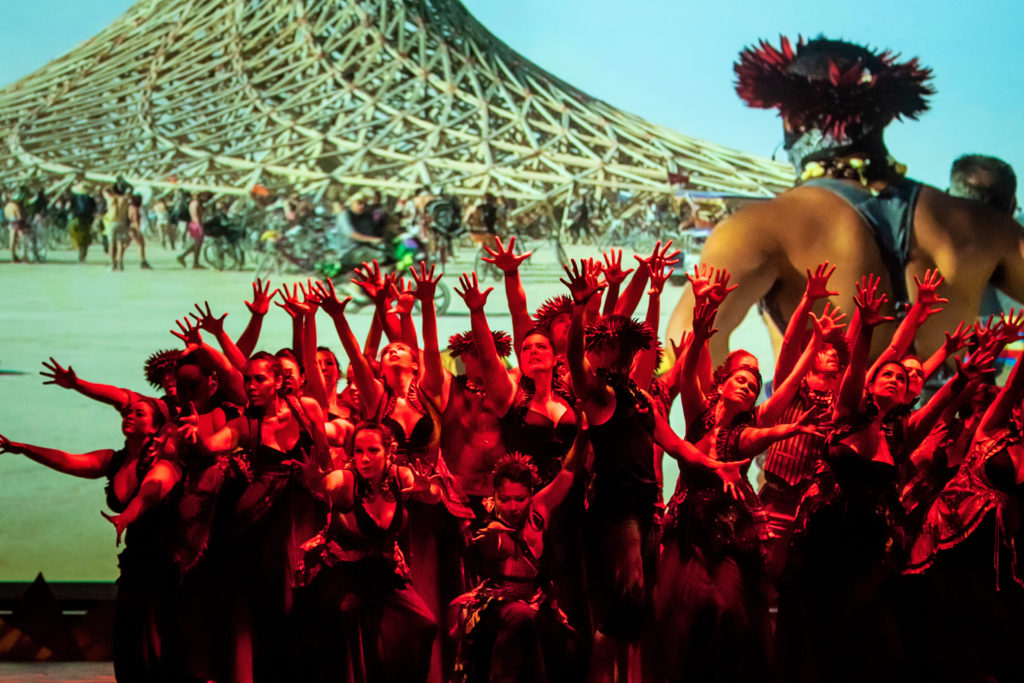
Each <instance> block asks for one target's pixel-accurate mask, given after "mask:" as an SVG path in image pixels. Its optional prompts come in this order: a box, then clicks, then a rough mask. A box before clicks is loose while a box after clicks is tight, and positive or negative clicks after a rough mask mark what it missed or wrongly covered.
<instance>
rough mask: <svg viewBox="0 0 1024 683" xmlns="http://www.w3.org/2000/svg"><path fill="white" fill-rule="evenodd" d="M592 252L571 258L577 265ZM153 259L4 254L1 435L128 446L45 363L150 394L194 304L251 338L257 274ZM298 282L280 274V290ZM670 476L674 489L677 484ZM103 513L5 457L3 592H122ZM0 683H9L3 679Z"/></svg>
mask: <svg viewBox="0 0 1024 683" xmlns="http://www.w3.org/2000/svg"><path fill="white" fill-rule="evenodd" d="M592 253H593V251H592V250H590V249H588V248H570V255H571V256H587V255H591V254H592ZM462 256H463V257H464V259H465V260H463V261H459V262H456V263H455V264H454V266H449V271H448V272H449V273H450V274H451V275H450V276H449V277H448V281H449V284H454V282H455V277H454V275H456V274H457V273H459V272H462V270H468V269H469V268H470V267H471V261H469V260H468V259H469V257H470V256H471V254H470V253H469V252H464V253H463V255H462ZM626 258H627V259H629V256H627V257H626ZM149 260H150V262H151V263H152V264H153V266H154V270H152V271H143V270H140V269H139V259H138V252H137V251H136V250H135V249H134V248H133V249H132V251H130V252H129V254H128V258H127V264H126V268H127V270H126V271H125V272H117V273H112V272H108V270H107V264H106V262H105V260H104V254H103V252H102V249H100V248H99V247H98V245H94V246H93V248H92V250H91V253H90V256H89V259H88V260H87V262H86V263H85V264H79V263H78V262H77V260H76V258H75V256H74V255H73V254H71V252H54V253H51V255H50V260H49V262H48V263H46V264H42V265H18V264H12V263H10V257H9V252H5V253H2V254H0V291H3V292H5V293H6V296H5V297H4V302H3V303H2V304H0V372H2V373H4V374H0V434H4V435H5V436H7V437H9V438H11V439H13V440H15V441H24V442H29V443H36V444H40V445H45V446H51V447H55V448H62V449H66V450H70V451H79V452H81V451H88V450H92V449H98V448H109V447H115V448H116V447H119V446H120V445H121V443H122V440H121V437H120V433H119V417H118V415H117V414H116V413H115V412H114V411H113V410H112V409H111V408H109V407H107V406H103V405H101V404H98V403H94V402H92V401H90V400H88V399H86V398H84V397H82V396H80V395H78V394H76V393H74V392H71V391H66V390H63V389H60V388H57V387H55V386H44V385H43V384H42V378H41V377H40V376H39V374H38V372H39V370H40V369H41V366H40V362H41V361H43V360H45V359H46V358H48V357H50V356H53V357H54V358H55V359H57V360H58V361H60V362H61V363H63V364H71V365H72V366H73V367H74V369H75V371H76V372H78V374H79V376H81V377H83V378H85V379H89V380H93V381H101V382H106V383H111V384H116V385H118V386H124V387H129V388H132V389H135V390H138V391H148V389H147V385H146V384H145V381H144V379H143V377H142V364H143V362H144V361H145V359H146V357H147V356H148V355H149V354H150V353H152V352H153V351H155V350H157V349H162V348H170V347H174V346H176V345H177V344H178V340H177V339H176V338H175V337H172V336H171V335H170V334H169V332H168V330H170V329H171V328H172V327H173V321H174V319H175V318H180V317H182V316H184V315H185V314H186V313H188V312H189V311H190V310H191V309H192V304H193V303H194V302H201V301H204V300H208V301H209V302H210V304H211V306H212V308H213V310H214V311H219V312H225V311H226V312H228V314H229V315H228V318H227V321H226V328H227V330H228V332H229V334H232V335H237V334H239V333H240V332H241V331H242V329H243V328H244V326H245V324H246V322H247V320H248V311H247V309H246V308H245V306H244V304H243V300H245V299H248V298H250V294H251V288H250V284H249V283H250V282H251V279H252V273H251V272H224V273H220V272H216V271H214V270H204V271H192V270H184V269H182V268H181V267H179V266H178V264H177V263H176V262H175V261H174V254H172V253H171V252H169V251H165V250H163V249H161V248H160V247H159V246H158V245H157V246H153V245H151V246H150V253H149ZM533 260H535V261H536V263H534V264H532V265H530V266H528V267H526V268H525V269H524V271H523V273H524V278H523V279H524V282H525V288H526V292H527V296H528V300H529V301H530V303H531V306H536V305H537V304H539V303H540V302H541V301H542V300H543V299H544V298H547V297H549V296H554V295H556V294H559V293H562V292H563V291H564V287H562V285H560V284H559V283H558V277H559V275H560V273H559V271H558V269H557V267H556V266H555V262H554V257H553V256H552V255H551V254H549V253H538V254H536V255H535V257H534V259H533ZM295 277H296V276H294V275H292V276H278V277H276V278H275V279H274V284H275V285H276V284H278V283H279V282H280V281H282V280H285V279H287V280H288V281H292V280H294V279H295ZM678 295H679V290H678V288H675V287H671V286H670V288H669V289H668V290H666V292H665V297H664V299H665V302H666V303H665V316H667V313H668V310H670V309H669V307H670V306H674V304H675V301H676V299H677V298H678ZM504 305H505V301H504V295H503V293H502V292H501V291H500V290H499V291H496V292H495V293H494V294H493V295H492V296H491V299H490V301H489V305H488V314H489V317H490V320H491V324H492V326H494V327H497V328H503V329H509V328H510V323H509V318H508V315H507V313H506V314H503V308H504ZM638 315H642V311H641V312H639V313H638ZM351 317H352V324H353V327H354V328H356V331H357V333H358V334H364V333H365V330H366V329H367V328H368V326H369V314H368V312H365V311H364V312H362V313H358V314H354V315H353V316H351ZM468 326H469V319H468V313H467V312H466V310H465V307H464V306H463V305H462V302H461V300H459V299H457V297H456V300H455V301H454V302H453V304H452V306H451V309H450V310H449V314H448V315H446V316H444V317H443V318H442V319H441V320H440V332H441V334H442V335H443V338H446V337H447V336H448V335H449V334H452V333H455V332H459V331H462V330H464V329H467V328H468ZM663 327H664V325H663ZM736 338H737V339H745V340H746V343H744V344H743V346H744V347H745V348H749V349H751V350H752V351H754V352H755V353H757V354H758V355H759V356H761V358H762V363H763V364H764V365H766V366H768V367H765V368H764V369H765V370H766V371H767V370H768V369H769V368H770V360H769V358H770V352H769V351H768V346H767V340H766V337H764V335H763V333H762V332H761V330H760V328H759V323H758V322H757V321H756V320H755V319H753V318H748V320H747V322H746V323H744V328H743V329H742V330H741V333H740V336H738V337H736ZM320 340H321V343H324V344H327V345H328V346H332V347H334V348H336V349H337V348H339V344H338V341H337V338H336V336H335V334H334V332H333V329H332V327H331V326H330V324H329V323H328V324H324V323H323V322H322V323H321V329H320ZM260 341H261V343H260V347H261V348H266V349H270V350H276V349H278V348H280V347H282V346H285V345H287V344H289V343H290V327H289V320H288V317H287V316H286V315H285V314H284V312H283V311H281V310H280V309H277V308H274V309H273V310H272V312H271V314H270V315H268V316H267V319H266V322H265V324H264V328H263V335H262V338H261V340H260ZM8 373H13V374H8ZM20 373H23V374H20ZM679 423H680V419H679V417H678V416H676V424H679ZM670 469H671V468H670ZM667 474H668V478H669V482H668V486H671V485H672V483H673V482H674V480H675V473H674V471H673V472H671V473H667ZM668 486H667V488H668ZM101 509H103V482H102V481H89V480H82V479H75V478H73V477H70V476H66V475H61V474H58V473H56V472H52V471H50V470H48V469H46V468H44V467H42V466H39V465H36V464H35V463H32V462H31V461H28V460H27V459H25V458H24V457H22V456H17V455H4V456H0V510H2V513H0V517H2V519H3V524H2V525H0V581H28V580H31V579H32V578H34V577H35V575H36V573H38V572H40V571H42V572H43V573H44V574H45V576H46V578H47V579H48V580H50V581H62V580H63V581H71V580H73V581H109V580H113V579H114V578H115V577H116V573H117V571H116V560H115V554H116V552H117V551H116V548H115V547H114V532H113V528H112V527H111V526H110V524H109V523H108V522H106V521H105V520H104V519H103V518H102V517H101V516H100V510H101ZM0 678H3V679H4V680H8V678H7V677H6V676H4V675H3V672H2V671H0ZM31 680H35V679H31ZM40 680H41V679H40ZM89 680H92V679H89ZM97 680H98V679H97Z"/></svg>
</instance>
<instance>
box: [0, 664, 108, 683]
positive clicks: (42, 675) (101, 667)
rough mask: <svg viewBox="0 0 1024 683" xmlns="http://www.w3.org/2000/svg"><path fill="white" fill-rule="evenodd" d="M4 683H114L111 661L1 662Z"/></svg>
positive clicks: (0, 678) (1, 677)
mask: <svg viewBox="0 0 1024 683" xmlns="http://www.w3.org/2000/svg"><path fill="white" fill-rule="evenodd" d="M0 681H3V683H41V682H42V681H46V683H59V682H62V681H69V682H71V681H73V682H74V683H114V665H113V664H111V663H110V662H50V663H46V662H0Z"/></svg>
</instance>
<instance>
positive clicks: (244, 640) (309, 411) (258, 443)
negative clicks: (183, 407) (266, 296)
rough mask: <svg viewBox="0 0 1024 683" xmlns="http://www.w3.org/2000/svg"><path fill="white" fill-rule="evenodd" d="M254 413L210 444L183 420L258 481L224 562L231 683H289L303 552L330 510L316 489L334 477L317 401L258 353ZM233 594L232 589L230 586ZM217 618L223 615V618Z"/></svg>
mask: <svg viewBox="0 0 1024 683" xmlns="http://www.w3.org/2000/svg"><path fill="white" fill-rule="evenodd" d="M244 377H245V391H246V395H247V397H248V407H247V408H246V412H245V414H244V415H242V416H240V417H237V418H235V419H233V420H231V421H230V422H228V423H227V425H225V426H224V427H223V428H222V429H220V430H218V431H217V432H214V433H213V434H210V435H208V436H207V435H204V434H203V433H202V431H201V430H200V428H199V420H198V418H197V417H196V416H193V415H185V416H182V417H181V418H180V421H181V423H182V426H181V433H182V434H183V435H184V436H185V438H186V439H187V440H188V441H189V442H191V443H194V444H195V445H196V446H197V447H198V448H199V449H200V450H201V451H206V452H208V453H210V454H226V453H230V452H232V451H234V450H235V449H237V448H242V449H244V451H245V455H246V460H247V463H248V467H249V468H250V476H251V481H250V483H249V484H248V486H247V487H246V489H245V491H244V493H242V495H241V497H240V498H239V500H238V502H237V504H236V505H235V509H234V513H233V517H234V519H233V523H232V536H231V538H230V545H229V548H227V549H226V552H225V553H224V556H225V561H226V562H227V563H228V566H227V567H225V568H223V570H224V571H225V572H227V573H226V574H225V576H233V577H234V580H233V582H232V583H231V584H230V591H229V596H228V598H229V600H228V602H229V605H230V606H229V610H228V612H227V614H225V615H223V616H225V617H226V618H227V620H228V622H229V623H228V625H227V629H228V630H227V633H225V634H224V635H225V636H226V637H225V639H224V642H223V643H221V647H222V648H224V649H223V650H222V651H221V653H220V656H221V657H222V658H223V659H222V661H221V664H220V665H221V668H222V670H220V671H217V672H215V673H216V674H217V676H215V677H218V676H219V677H220V678H222V679H223V680H231V681H238V680H253V681H280V680H285V679H287V678H289V677H290V675H291V674H290V672H291V670H292V669H291V667H292V666H293V664H294V662H292V661H290V659H291V658H290V653H289V650H288V648H287V647H284V646H282V644H283V643H286V642H287V634H288V626H287V616H288V614H289V612H290V610H291V604H292V593H291V591H292V585H293V576H294V568H295V567H296V566H297V563H298V560H299V546H300V545H301V544H302V543H303V542H305V541H306V540H308V539H309V538H312V537H313V536H314V535H315V534H316V532H317V531H318V530H319V529H320V528H321V527H322V526H323V520H324V515H325V514H326V510H325V509H324V508H323V506H322V505H321V504H320V502H319V501H318V500H317V498H316V497H315V496H314V495H313V493H312V492H311V491H310V488H309V487H310V486H311V482H314V481H316V480H317V479H318V478H319V476H320V473H321V472H327V471H330V469H331V462H330V455H329V452H328V449H327V439H326V435H325V434H324V429H323V422H324V420H323V417H324V416H323V413H322V411H321V410H320V406H319V405H318V404H317V402H316V401H314V400H313V399H309V398H306V397H301V398H300V397H296V396H294V395H291V394H282V385H283V381H284V378H283V373H282V371H281V366H280V363H279V362H278V361H277V359H276V358H274V357H273V356H271V355H270V354H268V353H266V352H258V353H256V354H254V355H253V357H252V358H250V359H249V362H248V363H247V364H246V366H245V371H244ZM225 588H227V586H225ZM218 616H219V615H218Z"/></svg>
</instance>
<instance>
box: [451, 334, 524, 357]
mask: <svg viewBox="0 0 1024 683" xmlns="http://www.w3.org/2000/svg"><path fill="white" fill-rule="evenodd" d="M491 336H492V337H493V338H494V346H495V348H497V349H498V355H499V356H501V357H502V358H504V357H505V356H507V355H509V354H510V353H512V337H510V336H509V334H508V332H505V331H503V330H492V331H491ZM475 349H476V345H475V344H474V343H473V331H472V330H467V331H465V332H463V333H461V334H453V335H452V336H450V337H448V351H449V352H450V353H451V354H452V356H454V357H456V358H458V357H459V356H461V355H462V354H464V353H472V352H473V351H474V350H475Z"/></svg>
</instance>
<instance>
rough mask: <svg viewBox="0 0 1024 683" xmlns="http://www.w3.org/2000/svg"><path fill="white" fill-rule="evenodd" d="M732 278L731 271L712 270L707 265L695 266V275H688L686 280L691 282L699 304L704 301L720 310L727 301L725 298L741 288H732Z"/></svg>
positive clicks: (735, 286) (694, 296)
mask: <svg viewBox="0 0 1024 683" xmlns="http://www.w3.org/2000/svg"><path fill="white" fill-rule="evenodd" d="M730 277H731V275H730V274H729V271H727V270H725V269H724V268H723V269H718V268H712V267H711V266H709V265H708V264H706V263H702V264H700V265H699V266H694V267H693V275H690V274H689V273H687V274H686V279H687V280H689V281H690V287H691V288H692V289H693V298H694V300H695V301H696V302H698V303H699V302H702V301H707V302H710V303H711V305H712V306H714V307H715V308H718V306H719V305H721V303H722V302H723V301H725V297H726V296H728V294H729V292H731V291H732V290H734V289H736V288H737V287H738V286H739V285H733V286H732V287H730V286H729V278H730Z"/></svg>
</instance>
